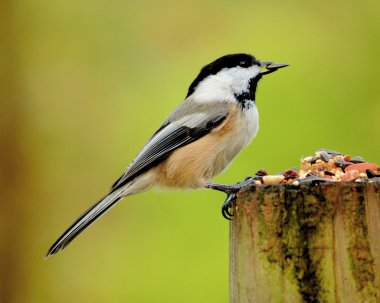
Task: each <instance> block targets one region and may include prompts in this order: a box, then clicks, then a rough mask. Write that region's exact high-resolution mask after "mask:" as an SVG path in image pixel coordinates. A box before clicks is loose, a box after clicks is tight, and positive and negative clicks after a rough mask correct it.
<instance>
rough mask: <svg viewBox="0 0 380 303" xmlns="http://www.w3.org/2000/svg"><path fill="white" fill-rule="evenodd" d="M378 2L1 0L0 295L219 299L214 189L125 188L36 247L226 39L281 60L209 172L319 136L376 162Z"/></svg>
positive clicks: (313, 142)
mask: <svg viewBox="0 0 380 303" xmlns="http://www.w3.org/2000/svg"><path fill="white" fill-rule="evenodd" d="M379 13H380V2H379V1H375V0H368V1H362V2H358V1H352V0H351V1H342V0H340V1H325V0H324V1H318V2H315V1H300V0H298V1H260V2H259V1H234V2H233V1H204V0H203V1H199V0H197V1H187V2H183V3H180V2H178V1H171V0H169V1H160V2H158V1H133V2H131V1H104V0H92V1H86V0H84V1H73V0H56V1H41V0H24V1H23V0H20V1H8V0H2V1H1V3H0V33H1V36H0V62H1V66H0V81H1V82H0V83H1V91H0V98H1V119H0V120H1V121H0V126H1V132H0V149H1V152H0V153H1V168H0V169H1V180H0V181H1V184H0V189H1V206H2V207H1V211H0V220H1V221H0V241H1V242H0V253H1V255H0V257H1V259H0V275H1V276H0V283H1V284H0V302H6V303H8V302H10V303H14V302H28V303H34V302H55V303H59V302H228V228H229V227H228V222H227V221H226V220H225V219H223V218H222V216H221V213H220V205H221V203H222V201H223V199H224V195H222V194H220V193H217V192H209V191H188V192H168V191H160V192H157V191H149V192H147V193H144V194H141V195H138V196H134V197H131V198H128V199H125V200H124V201H123V203H120V204H119V205H118V206H117V207H115V208H113V209H112V210H111V211H110V212H109V213H108V214H107V215H106V216H104V217H103V218H102V219H101V220H99V221H98V222H96V224H94V225H93V226H92V227H91V228H89V229H88V230H87V231H86V232H85V233H84V234H83V235H81V236H80V237H79V238H78V239H76V241H74V242H73V243H72V244H71V245H70V246H69V247H68V249H67V250H65V251H64V252H63V253H60V254H59V255H57V256H54V257H51V258H49V259H47V260H44V259H43V256H44V254H45V252H46V251H47V249H48V247H49V246H50V245H51V244H52V242H53V241H54V240H56V238H57V237H58V236H59V235H60V234H61V232H63V230H64V229H65V228H66V227H67V226H68V225H69V224H71V223H72V221H73V220H74V219H76V217H77V216H78V215H80V214H81V213H82V212H83V211H84V210H85V209H87V208H88V207H89V206H90V205H91V204H92V203H93V202H95V201H96V200H98V198H99V197H101V196H102V195H103V194H104V193H105V192H106V191H107V190H108V186H109V185H110V184H111V183H112V182H113V181H114V180H115V179H116V178H117V177H118V176H119V175H120V174H121V172H122V171H123V169H124V168H125V167H126V166H127V165H128V163H129V161H131V160H132V158H133V157H134V156H135V155H136V153H137V152H138V150H139V148H140V147H141V146H142V144H143V143H144V142H145V141H146V140H147V138H148V137H149V136H150V135H151V134H152V132H153V131H155V129H156V128H157V127H158V126H159V125H160V123H161V122H162V121H163V120H164V118H165V117H166V115H167V114H168V113H169V112H170V111H171V110H172V109H173V108H174V107H175V106H176V105H177V104H178V103H179V102H180V101H182V99H183V98H184V96H185V95H186V91H187V87H188V85H189V84H190V83H191V81H192V80H193V78H194V77H195V76H196V75H197V73H198V71H199V69H200V68H201V67H202V66H203V65H205V64H207V63H209V62H210V61H211V60H213V59H215V58H217V57H219V56H221V55H224V54H226V53H234V52H249V53H252V54H254V55H256V56H257V57H258V58H259V59H262V60H273V61H276V62H287V63H289V64H290V65H291V66H290V67H289V68H286V69H283V70H280V71H278V72H277V73H275V74H273V75H271V76H270V77H268V78H266V79H265V80H263V81H262V82H261V83H260V85H259V90H258V94H257V104H258V107H259V112H260V119H261V120H260V123H261V125H260V132H259V134H258V137H257V139H256V140H255V141H254V143H253V144H252V145H251V146H250V147H249V148H247V149H246V150H245V151H244V152H243V153H242V154H241V155H240V157H238V158H237V159H236V160H235V162H234V163H233V165H232V166H231V167H230V168H229V170H228V171H227V172H226V173H224V174H223V175H222V176H220V177H218V178H217V179H216V180H218V181H222V182H229V183H234V182H236V181H238V180H242V179H243V178H244V177H245V176H248V175H252V174H253V173H254V172H255V171H257V170H258V169H260V168H265V169H267V170H268V171H269V172H271V173H276V172H278V171H281V170H283V169H285V168H289V167H291V166H294V167H298V163H299V158H300V156H301V155H308V154H311V153H312V152H313V151H314V150H316V149H317V148H319V147H327V148H330V149H336V150H340V151H345V152H347V153H349V154H351V155H361V156H363V157H365V158H366V159H367V160H370V161H373V162H377V163H379V162H380V155H379V148H380V143H379V135H380V131H379V113H380V103H379V99H380V92H379V78H380V57H379V54H380V18H379Z"/></svg>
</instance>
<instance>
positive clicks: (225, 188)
mask: <svg viewBox="0 0 380 303" xmlns="http://www.w3.org/2000/svg"><path fill="white" fill-rule="evenodd" d="M251 182H252V178H251V177H247V178H245V180H244V181H242V182H238V183H236V184H234V185H231V184H219V183H214V182H207V183H206V184H205V188H210V189H214V190H218V191H222V192H224V193H225V194H226V195H227V198H226V200H225V201H224V202H223V204H222V215H223V217H224V218H226V219H227V220H232V217H233V216H234V214H233V213H231V212H230V209H233V208H234V204H235V201H236V193H237V192H238V191H239V190H240V189H241V188H242V187H244V186H246V185H248V184H250V183H251Z"/></svg>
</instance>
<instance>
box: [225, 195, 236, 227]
mask: <svg viewBox="0 0 380 303" xmlns="http://www.w3.org/2000/svg"><path fill="white" fill-rule="evenodd" d="M235 200H236V194H235V193H234V192H232V193H230V194H229V195H228V196H227V199H226V200H225V201H224V202H223V205H222V215H223V217H224V218H226V219H227V220H232V217H233V216H234V214H232V213H230V209H233V206H234V202H235Z"/></svg>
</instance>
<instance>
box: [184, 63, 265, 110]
mask: <svg viewBox="0 0 380 303" xmlns="http://www.w3.org/2000/svg"><path fill="white" fill-rule="evenodd" d="M259 73H260V67H259V66H256V65H254V66H251V67H249V68H242V67H234V68H225V69H222V70H221V71H220V72H218V73H217V74H216V75H210V76H208V77H207V78H206V79H204V80H203V81H202V82H201V83H199V85H198V86H197V87H196V89H195V91H194V93H193V94H192V95H191V97H192V99H194V101H196V102H199V103H207V102H212V101H214V102H215V101H224V102H234V101H236V98H235V95H239V94H241V93H243V92H246V91H248V88H249V80H250V79H252V78H254V77H256V76H257V75H258V74H259Z"/></svg>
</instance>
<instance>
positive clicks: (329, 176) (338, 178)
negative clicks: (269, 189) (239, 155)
mask: <svg viewBox="0 0 380 303" xmlns="http://www.w3.org/2000/svg"><path fill="white" fill-rule="evenodd" d="M253 180H254V182H255V184H257V185H260V184H283V183H290V184H293V185H296V186H297V185H299V184H300V183H306V182H349V181H355V182H374V181H380V167H379V166H378V165H377V164H375V163H370V162H366V161H365V160H364V159H363V158H362V157H359V156H356V157H351V156H349V155H345V154H343V153H340V152H336V151H333V150H328V149H318V150H317V151H316V152H315V155H314V156H308V157H305V158H303V159H301V169H300V170H297V169H295V168H292V169H289V170H287V171H284V172H281V173H279V174H276V175H269V174H268V173H267V172H266V171H265V170H259V171H258V172H257V173H256V174H255V176H254V177H253Z"/></svg>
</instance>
